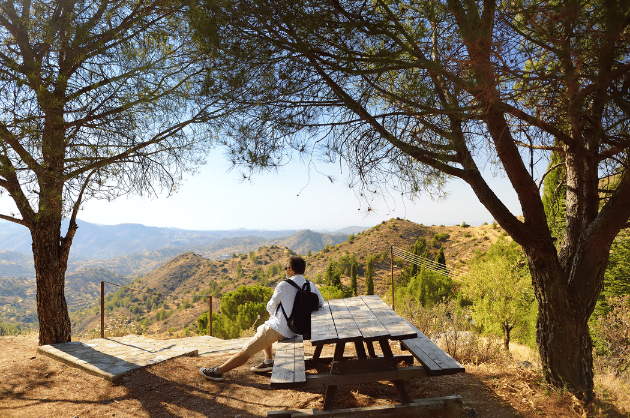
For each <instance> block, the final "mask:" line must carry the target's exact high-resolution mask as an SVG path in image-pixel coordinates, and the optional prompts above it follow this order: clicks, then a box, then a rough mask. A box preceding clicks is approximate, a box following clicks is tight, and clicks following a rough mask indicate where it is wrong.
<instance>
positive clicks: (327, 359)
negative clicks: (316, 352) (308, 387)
mask: <svg viewBox="0 0 630 418" xmlns="http://www.w3.org/2000/svg"><path fill="white" fill-rule="evenodd" d="M368 358H383V356H380V355H375V356H374V357H368ZM394 358H395V359H396V361H397V362H398V361H403V362H405V363H408V364H413V362H414V359H415V357H414V356H413V354H394ZM353 359H356V357H355V356H343V361H348V360H353ZM304 360H305V361H306V363H307V365H308V364H309V363H311V362H319V363H331V362H332V361H333V360H334V358H333V357H332V356H323V357H318V358H315V357H310V356H306V357H304Z"/></svg>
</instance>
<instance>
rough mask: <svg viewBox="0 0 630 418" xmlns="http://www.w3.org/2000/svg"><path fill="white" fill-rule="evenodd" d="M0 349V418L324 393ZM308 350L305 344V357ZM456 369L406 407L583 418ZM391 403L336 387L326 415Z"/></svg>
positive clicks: (530, 388) (121, 417)
mask: <svg viewBox="0 0 630 418" xmlns="http://www.w3.org/2000/svg"><path fill="white" fill-rule="evenodd" d="M0 347H2V350H0V417H1V418H5V417H6V418H9V417H10V418H18V417H19V418H28V417H46V418H48V417H50V418H55V417H64V418H78V417H81V418H83V417H116V418H131V417H133V418H136V417H151V418H158V417H215V418H228V417H229V418H246V417H260V416H266V415H267V412H268V411H275V410H282V409H287V408H289V409H301V408H317V409H321V408H322V401H323V396H322V394H323V392H324V388H321V389H316V390H310V389H309V390H275V389H272V388H271V387H270V386H269V375H256V374H253V373H251V372H250V371H249V368H250V367H251V366H253V365H255V364H257V363H258V362H259V361H260V360H261V358H262V357H260V356H259V357H254V358H253V359H251V360H250V361H249V363H248V364H247V365H245V366H243V367H241V368H239V369H237V370H234V371H232V372H230V373H226V375H225V380H224V381H223V382H211V381H207V380H205V379H203V378H202V377H201V376H200V375H199V373H198V370H199V367H201V366H210V365H216V364H219V363H221V362H223V361H225V360H226V359H227V358H229V356H230V354H225V353H223V354H218V355H216V356H204V357H181V358H177V359H173V360H169V361H166V362H163V363H160V364H157V365H154V366H151V367H147V368H145V369H141V370H137V371H134V372H131V373H130V374H129V375H127V376H126V377H124V378H123V380H122V382H121V383H120V384H118V385H114V384H111V383H110V382H108V381H106V380H104V379H103V378H100V377H96V376H92V375H89V374H87V373H85V372H83V371H80V370H78V369H75V368H72V367H69V366H66V365H64V364H62V363H59V362H56V361H55V360H52V359H50V358H48V357H45V356H42V355H39V354H37V352H36V349H37V337H36V336H34V335H33V336H7V337H0ZM311 349H312V347H310V345H308V344H305V351H307V352H309V350H311ZM394 351H395V352H396V351H397V350H394ZM310 352H311V353H312V351H310ZM323 354H324V355H325V354H327V353H326V351H325V350H324V353H323ZM329 354H330V353H329ZM347 354H348V351H346V355H347ZM465 366H466V373H463V374H458V375H452V376H444V377H432V378H424V379H412V380H409V381H408V382H407V390H408V392H409V394H410V396H411V397H412V398H414V399H418V398H431V397H439V396H448V395H460V396H461V397H462V399H463V401H464V406H465V407H466V408H467V415H468V416H471V417H501V418H510V417H541V416H546V417H558V418H562V417H580V416H585V414H584V413H583V411H581V409H580V407H579V405H578V404H577V403H575V402H574V401H573V400H572V398H571V397H570V396H569V395H566V394H558V393H557V392H554V391H550V390H549V389H548V388H546V387H545V386H544V385H543V384H542V383H541V382H540V376H539V373H537V372H535V371H531V370H525V369H522V368H518V367H513V366H501V367H499V366H494V365H479V366H475V365H470V364H467V365H465ZM312 371H314V370H312ZM398 402H399V400H398V392H397V391H396V389H395V388H394V386H393V384H391V383H390V382H375V383H367V384H357V385H349V386H342V387H340V388H339V390H338V392H337V395H336V397H335V408H351V407H363V406H375V405H388V404H396V403H398ZM604 409H607V410H608V412H606V413H605V414H603V413H601V411H600V413H598V414H596V415H593V414H589V416H627V415H626V414H622V413H620V412H619V411H616V412H615V410H616V408H615V407H614V406H612V405H607V406H606V407H605V408H604Z"/></svg>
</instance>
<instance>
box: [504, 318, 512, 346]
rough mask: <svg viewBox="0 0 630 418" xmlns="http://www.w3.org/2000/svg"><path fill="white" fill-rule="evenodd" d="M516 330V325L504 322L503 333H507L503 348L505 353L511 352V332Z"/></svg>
mask: <svg viewBox="0 0 630 418" xmlns="http://www.w3.org/2000/svg"><path fill="white" fill-rule="evenodd" d="M512 328H514V325H510V324H509V323H508V321H507V319H506V320H504V321H503V331H505V338H503V346H504V347H505V351H510V332H511V331H512Z"/></svg>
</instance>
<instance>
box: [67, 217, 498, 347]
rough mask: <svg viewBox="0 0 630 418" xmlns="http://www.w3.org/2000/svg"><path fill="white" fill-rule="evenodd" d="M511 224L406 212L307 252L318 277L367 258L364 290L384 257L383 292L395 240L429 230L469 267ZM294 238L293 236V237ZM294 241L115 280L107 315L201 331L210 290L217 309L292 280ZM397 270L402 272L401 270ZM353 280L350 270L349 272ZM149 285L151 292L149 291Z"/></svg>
mask: <svg viewBox="0 0 630 418" xmlns="http://www.w3.org/2000/svg"><path fill="white" fill-rule="evenodd" d="M502 232H503V231H502V230H501V228H499V227H498V226H496V225H494V226H493V225H483V226H479V227H469V226H449V227H446V226H424V225H419V224H415V223H413V222H410V221H407V220H401V219H391V220H389V221H387V222H384V223H382V224H379V225H376V226H374V227H373V228H370V229H369V230H366V231H363V232H360V233H358V234H356V235H350V236H349V237H347V238H346V239H344V240H343V242H340V243H337V244H333V245H330V244H324V242H325V241H323V240H321V241H318V242H321V243H322V244H323V245H324V248H323V249H322V250H321V251H318V252H312V251H311V252H310V253H309V252H308V251H307V252H306V254H302V255H303V256H304V258H305V259H306V262H307V271H306V274H305V275H306V276H307V278H309V279H311V280H314V281H315V282H318V281H319V280H321V277H322V276H323V273H324V271H325V269H326V267H327V266H328V264H329V263H330V261H331V260H334V261H337V260H339V259H340V258H342V257H351V256H354V257H355V259H356V260H357V262H358V264H359V275H360V276H361V277H359V286H358V288H359V293H363V292H364V283H363V278H362V274H363V272H364V269H365V264H366V260H367V257H368V256H371V255H372V256H377V257H376V262H375V292H376V293H377V294H381V295H382V294H384V293H385V292H386V290H387V287H388V285H389V282H390V278H391V272H390V268H391V267H390V258H389V249H390V246H391V245H395V246H397V247H401V248H408V247H410V246H411V245H413V243H414V242H415V241H416V240H417V239H418V238H420V237H423V238H424V239H425V240H426V242H427V244H429V247H430V249H431V252H430V256H431V257H435V254H437V252H438V251H439V248H440V247H441V246H443V247H444V251H445V255H446V261H447V266H449V267H456V268H463V269H465V266H466V262H467V261H468V260H470V258H471V257H472V256H473V255H474V253H475V251H482V252H483V251H485V250H487V248H488V247H489V246H490V245H491V243H493V242H495V241H496V239H497V237H498V236H499V235H500V234H501V233H502ZM436 234H439V237H440V238H441V240H437V239H435V237H436ZM296 237H298V238H300V239H301V241H297V242H311V243H312V241H309V240H310V239H311V240H312V239H319V238H317V237H316V236H314V235H313V233H312V232H311V231H303V232H302V233H300V234H297V235H296ZM289 244H290V242H289ZM293 252H296V253H297V251H295V250H294V249H293V248H288V247H285V246H279V245H275V244H273V245H270V246H261V247H259V248H258V249H256V250H255V251H250V252H248V253H233V254H232V255H231V256H230V257H229V258H226V259H222V260H211V259H209V258H207V257H204V256H203V255H202V254H197V253H193V252H187V253H184V254H180V255H178V256H177V257H175V258H173V259H172V260H170V261H169V262H167V263H165V264H164V265H162V266H160V267H158V268H157V269H155V270H154V271H152V272H151V273H149V274H147V275H146V276H144V277H142V278H139V279H137V280H135V281H134V282H132V283H131V284H130V286H131V287H132V288H134V289H138V290H141V291H142V292H131V291H126V290H123V289H120V288H115V287H113V286H110V285H108V287H107V289H106V292H107V293H108V294H109V295H111V294H112V293H114V292H118V293H117V294H115V295H114V296H110V298H111V299H110V301H109V302H108V306H109V308H108V313H107V317H108V318H110V320H111V319H112V318H117V317H123V318H125V320H124V321H123V322H126V326H129V327H130V328H131V329H133V330H134V331H136V332H152V333H168V334H170V335H177V334H181V333H184V334H186V333H191V332H196V327H197V326H196V319H197V318H198V317H199V316H200V315H201V314H202V313H203V312H204V311H205V310H207V309H208V302H207V295H210V294H212V295H214V300H213V309H214V310H215V312H216V310H218V309H220V304H219V300H218V299H219V297H220V295H222V294H224V293H225V292H228V291H231V290H234V289H236V288H238V286H240V285H251V284H260V285H264V286H271V287H273V286H275V284H276V283H277V282H278V281H279V280H282V279H284V271H283V270H282V266H283V265H284V264H285V263H286V259H287V258H288V256H289V255H290V254H291V253H293ZM396 271H398V269H396V270H395V275H396ZM342 282H343V283H344V284H346V285H348V284H349V283H350V278H349V277H347V276H346V277H342ZM143 292H148V293H143ZM99 321H100V316H99V310H98V307H97V306H95V307H93V308H91V309H89V310H83V311H82V312H79V313H77V314H75V315H73V332H75V333H83V332H86V331H88V330H91V329H97V328H98V327H99V326H100V325H99V324H100V322H99Z"/></svg>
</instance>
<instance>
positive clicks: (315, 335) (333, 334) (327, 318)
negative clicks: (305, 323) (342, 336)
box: [311, 302, 337, 345]
mask: <svg viewBox="0 0 630 418" xmlns="http://www.w3.org/2000/svg"><path fill="white" fill-rule="evenodd" d="M335 341H337V330H336V328H335V322H334V321H333V318H332V315H331V314H330V307H329V306H328V302H325V303H324V306H323V307H322V308H320V309H318V310H316V311H313V312H312V313H311V344H313V345H317V344H326V343H331V342H335Z"/></svg>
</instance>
